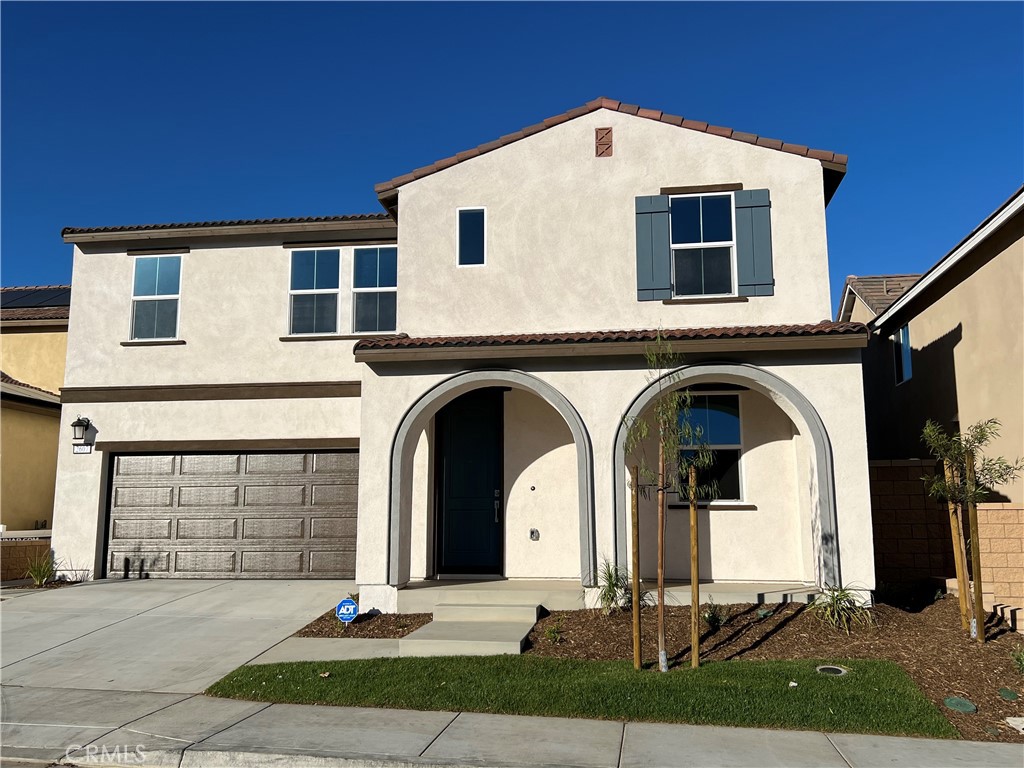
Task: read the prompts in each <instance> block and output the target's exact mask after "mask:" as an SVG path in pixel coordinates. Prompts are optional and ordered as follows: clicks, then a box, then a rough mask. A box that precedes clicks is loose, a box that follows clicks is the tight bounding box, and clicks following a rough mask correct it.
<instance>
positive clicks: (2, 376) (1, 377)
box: [0, 371, 60, 397]
mask: <svg viewBox="0 0 1024 768" xmlns="http://www.w3.org/2000/svg"><path fill="white" fill-rule="evenodd" d="M0 384H10V385H11V386H15V387H21V388H22V389H30V390H32V391H34V392H41V393H43V394H44V395H50V397H60V395H58V394H57V393H56V392H50V391H49V390H47V389H42V388H41V387H34V386H32V385H31V384H26V383H25V382H23V381H18V380H17V379H16V378H14V377H13V376H9V375H8V374H6V373H4V372H3V371H0Z"/></svg>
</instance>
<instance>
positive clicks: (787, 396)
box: [613, 363, 842, 584]
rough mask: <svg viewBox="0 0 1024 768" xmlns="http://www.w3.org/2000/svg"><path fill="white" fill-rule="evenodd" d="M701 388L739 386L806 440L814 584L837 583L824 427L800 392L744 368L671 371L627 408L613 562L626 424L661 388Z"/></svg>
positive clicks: (620, 519)
mask: <svg viewBox="0 0 1024 768" xmlns="http://www.w3.org/2000/svg"><path fill="white" fill-rule="evenodd" d="M705 383H717V384H733V385H738V386H742V387H745V388H748V389H750V390H753V391H755V392H758V393H760V394H762V395H764V396H765V397H767V398H769V399H770V400H771V401H772V402H773V403H774V404H775V405H777V406H778V408H779V409H781V410H782V411H783V412H784V413H785V414H786V415H787V416H788V417H789V419H790V420H791V421H792V422H793V424H794V425H795V426H796V427H797V429H798V430H799V431H800V432H801V433H802V434H804V435H806V436H807V437H808V439H809V440H810V443H811V446H812V448H813V450H812V451H811V456H812V461H813V467H812V470H811V473H810V481H811V488H810V489H809V491H810V496H811V499H810V501H811V507H812V510H811V529H812V532H813V541H812V544H813V548H814V554H815V558H816V563H815V581H816V582H817V583H819V584H823V583H824V584H841V583H842V582H841V573H840V563H839V541H838V535H837V531H838V520H837V512H836V504H835V490H834V473H833V466H832V448H831V443H830V440H829V436H828V432H827V431H826V429H825V425H824V423H823V422H822V420H821V417H820V416H819V415H818V412H817V411H816V410H815V408H814V406H813V405H811V403H810V401H809V400H807V398H806V397H804V396H803V394H801V393H800V392H799V390H797V389H796V388H795V387H793V386H792V385H791V384H789V383H788V382H787V381H785V380H784V379H782V378H780V377H779V376H777V375H776V374H774V373H771V372H769V371H766V370H764V369H763V368H758V367H757V366H754V365H749V364H745V363H702V364H698V365H692V366H685V367H683V368H679V369H677V370H674V371H670V372H668V373H666V374H664V375H663V376H661V377H659V378H658V379H656V380H654V381H652V382H651V383H650V384H649V385H648V386H647V387H645V388H644V389H643V391H641V392H640V394H638V395H637V396H636V398H635V399H634V400H633V401H632V403H630V406H629V408H628V409H627V410H626V413H625V414H624V415H623V418H622V420H621V421H620V424H619V427H618V429H617V432H616V436H615V445H614V456H613V461H614V466H613V470H614V471H613V478H614V484H615V487H614V489H613V493H614V496H613V498H614V503H615V556H616V559H617V561H618V562H619V563H623V564H624V563H626V562H628V560H627V555H628V542H627V538H628V506H627V490H626V478H625V476H624V467H625V464H626V452H625V445H626V433H627V431H628V425H629V424H630V423H632V422H633V421H634V420H636V419H637V418H639V417H641V415H642V414H643V413H644V412H645V411H646V410H647V409H648V407H649V406H650V405H651V404H652V403H653V402H654V401H655V399H656V398H657V397H658V395H659V393H661V392H662V391H664V388H665V387H666V386H668V387H670V388H671V389H682V388H684V387H688V386H693V385H698V384H705Z"/></svg>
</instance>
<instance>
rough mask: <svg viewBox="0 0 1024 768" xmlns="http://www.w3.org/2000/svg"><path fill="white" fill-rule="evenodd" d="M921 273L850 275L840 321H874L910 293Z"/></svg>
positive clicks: (837, 318)
mask: <svg viewBox="0 0 1024 768" xmlns="http://www.w3.org/2000/svg"><path fill="white" fill-rule="evenodd" d="M919 277H921V276H920V275H863V276H860V277H858V276H857V275H850V276H849V277H847V278H846V287H845V288H844V289H843V299H842V301H841V302H840V304H839V312H837V313H836V320H837V321H838V322H840V323H850V322H853V323H870V322H871V321H872V320H874V319H875V318H876V317H878V316H879V315H880V314H881V313H882V312H885V310H887V309H888V308H889V307H890V306H891V305H892V303H893V302H894V301H896V299H898V298H899V297H900V296H902V295H903V294H904V293H906V291H907V289H908V288H910V286H912V285H913V284H914V283H916V282H917V280H918V278H919Z"/></svg>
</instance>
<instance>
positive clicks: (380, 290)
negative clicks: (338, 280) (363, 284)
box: [348, 243, 398, 338]
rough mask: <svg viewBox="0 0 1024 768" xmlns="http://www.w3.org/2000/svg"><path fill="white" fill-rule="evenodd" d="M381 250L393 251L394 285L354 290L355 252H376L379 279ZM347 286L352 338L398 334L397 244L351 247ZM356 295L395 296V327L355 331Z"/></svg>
mask: <svg viewBox="0 0 1024 768" xmlns="http://www.w3.org/2000/svg"><path fill="white" fill-rule="evenodd" d="M381 248H394V249H395V285H394V286H389V287H386V288H381V287H380V286H377V287H375V288H356V251H369V250H374V251H377V276H378V279H379V277H380V249H381ZM349 273H350V277H349V286H350V291H351V295H352V301H351V302H349V303H350V304H351V305H352V306H351V307H350V313H349V314H350V315H351V318H350V320H351V322H350V323H349V326H348V327H349V329H350V331H351V335H352V336H357V337H360V338H361V337H363V336H380V335H381V334H390V335H395V334H397V333H398V243H394V244H391V243H389V244H387V245H356V246H353V247H352V266H351V269H349ZM357 293H393V294H395V327H394V328H392V329H391V330H388V331H380V330H378V331H357V330H356V294H357Z"/></svg>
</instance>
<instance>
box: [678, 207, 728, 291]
mask: <svg viewBox="0 0 1024 768" xmlns="http://www.w3.org/2000/svg"><path fill="white" fill-rule="evenodd" d="M669 221H670V227H671V241H672V292H673V294H674V295H675V296H735V295H736V205H735V200H734V196H733V193H732V192H713V193H706V194H692V195H672V196H670V197H669Z"/></svg>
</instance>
